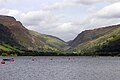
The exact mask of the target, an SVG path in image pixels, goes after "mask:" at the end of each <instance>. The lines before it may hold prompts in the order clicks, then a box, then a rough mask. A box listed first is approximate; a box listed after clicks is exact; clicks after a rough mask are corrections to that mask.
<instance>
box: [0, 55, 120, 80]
mask: <svg viewBox="0 0 120 80" xmlns="http://www.w3.org/2000/svg"><path fill="white" fill-rule="evenodd" d="M32 58H33V57H15V62H14V63H12V62H6V64H5V65H2V64H0V80H120V58H119V57H35V59H34V61H32ZM1 60H2V57H1V58H0V61H1Z"/></svg>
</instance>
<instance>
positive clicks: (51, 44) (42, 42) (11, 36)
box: [0, 15, 66, 50]
mask: <svg viewBox="0 0 120 80" xmlns="http://www.w3.org/2000/svg"><path fill="white" fill-rule="evenodd" d="M0 34H1V35H0V43H7V44H9V45H12V46H15V47H16V46H17V47H19V48H20V47H22V48H25V49H32V50H38V49H50V48H51V49H52V48H54V49H61V48H62V47H63V46H64V45H66V43H65V42H64V41H63V40H61V39H59V38H57V37H54V36H48V35H41V34H39V33H37V32H31V31H29V30H28V29H26V28H25V27H24V26H23V25H22V23H21V22H20V21H17V20H16V19H15V18H14V17H11V16H3V15H0Z"/></svg>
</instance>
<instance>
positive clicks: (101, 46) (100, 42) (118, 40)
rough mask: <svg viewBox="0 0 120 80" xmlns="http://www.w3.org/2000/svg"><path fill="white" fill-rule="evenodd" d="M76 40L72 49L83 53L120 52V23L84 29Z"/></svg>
mask: <svg viewBox="0 0 120 80" xmlns="http://www.w3.org/2000/svg"><path fill="white" fill-rule="evenodd" d="M83 33H84V34H83ZM74 41H77V42H74V43H73V44H72V47H71V49H73V50H77V51H79V52H81V53H82V54H90V55H91V54H94V53H96V54H98V53H100V54H101V53H109V52H120V25H113V26H109V27H104V28H98V29H94V30H88V31H84V32H82V33H81V34H79V36H78V37H77V38H76V39H75V40H74Z"/></svg>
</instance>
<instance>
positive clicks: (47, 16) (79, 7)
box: [0, 0, 120, 41]
mask: <svg viewBox="0 0 120 80" xmlns="http://www.w3.org/2000/svg"><path fill="white" fill-rule="evenodd" d="M0 15H9V16H14V17H15V18H16V19H17V20H18V21H21V22H22V23H23V25H24V26H25V27H26V28H28V29H31V30H35V31H38V32H40V33H44V34H50V35H54V36H57V37H59V38H61V39H63V40H65V41H68V40H72V39H74V38H75V37H76V36H77V35H78V34H79V33H80V32H81V31H83V30H87V29H93V28H98V27H103V26H107V25H113V24H119V23H120V0H0Z"/></svg>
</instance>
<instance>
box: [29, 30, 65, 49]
mask: <svg viewBox="0 0 120 80" xmlns="http://www.w3.org/2000/svg"><path fill="white" fill-rule="evenodd" d="M29 32H30V34H31V35H33V36H34V39H36V41H37V42H36V43H37V44H36V45H37V46H39V48H44V49H51V50H52V49H53V50H61V49H64V46H66V45H67V44H66V42H64V41H63V40H61V39H59V38H57V37H55V36H51V35H46V34H41V33H38V32H35V31H29ZM39 43H42V44H43V45H42V44H41V46H40V44H39Z"/></svg>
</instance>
